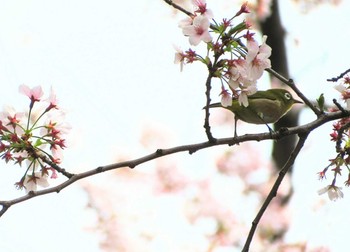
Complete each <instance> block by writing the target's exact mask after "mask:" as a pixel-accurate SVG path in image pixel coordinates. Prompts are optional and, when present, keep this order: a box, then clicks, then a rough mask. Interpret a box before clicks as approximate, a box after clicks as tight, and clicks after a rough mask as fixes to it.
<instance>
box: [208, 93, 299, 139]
mask: <svg viewBox="0 0 350 252" xmlns="http://www.w3.org/2000/svg"><path fill="white" fill-rule="evenodd" d="M248 102H249V105H248V106H247V107H244V106H243V105H240V104H239V103H238V100H237V99H233V100H232V105H230V106H228V107H223V106H222V105H221V103H213V104H210V105H209V108H218V107H221V108H225V109H228V110H230V111H231V112H233V113H234V114H235V136H237V132H236V126H237V121H238V120H242V121H244V122H247V123H253V124H265V125H266V126H267V127H268V128H269V130H270V132H271V131H272V130H271V128H270V127H269V126H268V125H267V124H269V123H275V122H277V121H278V120H279V119H280V118H281V117H282V116H283V115H285V114H286V113H287V112H288V111H289V110H290V109H291V108H292V106H293V105H294V104H295V103H302V102H301V101H298V100H295V99H294V98H293V96H292V94H291V93H290V92H288V91H287V90H285V89H280V88H274V89H268V90H265V91H257V92H256V93H254V94H252V95H249V96H248Z"/></svg>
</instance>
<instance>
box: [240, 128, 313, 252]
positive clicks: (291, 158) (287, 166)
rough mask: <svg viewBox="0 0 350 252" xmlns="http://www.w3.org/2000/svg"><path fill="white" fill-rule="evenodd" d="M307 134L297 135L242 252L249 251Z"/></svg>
mask: <svg viewBox="0 0 350 252" xmlns="http://www.w3.org/2000/svg"><path fill="white" fill-rule="evenodd" d="M308 134H309V132H308V133H303V134H299V141H298V143H297V145H296V146H295V148H294V150H293V152H292V153H291V154H290V156H289V159H288V160H287V162H286V163H285V165H284V166H283V168H282V169H281V171H280V173H279V175H278V177H277V179H276V181H275V183H274V185H273V186H272V188H271V190H270V192H269V194H268V196H267V197H266V199H265V201H264V203H263V205H262V206H261V208H260V210H259V212H258V214H257V215H256V217H255V219H254V221H253V222H252V227H251V229H250V231H249V234H248V237H247V240H246V243H245V244H244V247H243V250H242V252H248V251H249V246H250V244H251V242H252V240H253V236H254V234H255V230H256V228H257V226H258V224H259V222H260V219H261V217H262V216H263V214H264V213H265V211H266V209H267V207H268V206H269V204H270V202H271V201H272V199H273V198H274V197H276V195H277V192H278V188H279V186H280V185H281V183H282V181H283V178H284V176H285V175H286V174H287V172H288V170H289V169H290V167H291V166H293V164H294V161H295V159H296V157H297V156H298V154H299V152H300V150H301V149H302V148H303V146H304V143H305V141H306V139H307V137H308Z"/></svg>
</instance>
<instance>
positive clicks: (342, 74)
mask: <svg viewBox="0 0 350 252" xmlns="http://www.w3.org/2000/svg"><path fill="white" fill-rule="evenodd" d="M349 72H350V69H348V70H346V71H345V72H343V73H341V74H340V75H339V76H337V77H333V78H330V79H327V81H332V82H337V81H338V80H339V79H341V78H343V77H344V75H345V74H347V73H349Z"/></svg>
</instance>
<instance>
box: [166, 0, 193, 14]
mask: <svg viewBox="0 0 350 252" xmlns="http://www.w3.org/2000/svg"><path fill="white" fill-rule="evenodd" d="M164 2H166V3H167V4H169V5H171V6H172V7H173V8H174V9H177V10H179V11H181V12H183V13H185V14H186V15H187V16H190V17H193V16H194V15H193V14H192V13H191V12H189V11H187V10H185V9H184V8H182V7H181V6H179V5H177V4H176V3H174V2H173V1H172V0H164Z"/></svg>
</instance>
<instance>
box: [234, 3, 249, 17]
mask: <svg viewBox="0 0 350 252" xmlns="http://www.w3.org/2000/svg"><path fill="white" fill-rule="evenodd" d="M242 13H250V11H249V8H248V2H245V3H243V4H242V5H241V9H240V10H239V11H237V13H236V15H235V17H237V16H239V15H241V14H242Z"/></svg>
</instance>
